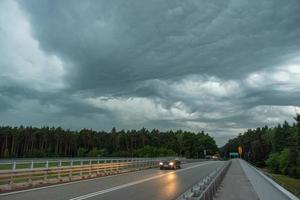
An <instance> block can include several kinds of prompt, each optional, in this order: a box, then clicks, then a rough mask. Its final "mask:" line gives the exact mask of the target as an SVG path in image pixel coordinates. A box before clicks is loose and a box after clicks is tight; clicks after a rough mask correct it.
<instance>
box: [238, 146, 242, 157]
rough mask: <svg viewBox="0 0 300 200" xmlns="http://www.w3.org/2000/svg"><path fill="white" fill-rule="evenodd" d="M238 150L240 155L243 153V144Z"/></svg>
mask: <svg viewBox="0 0 300 200" xmlns="http://www.w3.org/2000/svg"><path fill="white" fill-rule="evenodd" d="M238 152H239V154H240V155H242V153H243V148H242V146H239V147H238Z"/></svg>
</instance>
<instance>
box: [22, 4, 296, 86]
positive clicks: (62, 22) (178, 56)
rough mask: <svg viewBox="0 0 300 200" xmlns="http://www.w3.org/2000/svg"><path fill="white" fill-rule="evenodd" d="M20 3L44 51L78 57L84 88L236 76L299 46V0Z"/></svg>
mask: <svg viewBox="0 0 300 200" xmlns="http://www.w3.org/2000/svg"><path fill="white" fill-rule="evenodd" d="M20 3H21V5H22V7H23V8H24V9H25V10H26V11H27V13H28V15H29V18H30V20H31V23H32V27H33V34H34V36H35V37H37V39H38V40H39V42H40V43H41V46H42V48H43V49H44V50H45V51H49V52H52V53H57V54H59V55H61V56H62V57H63V58H64V59H69V60H71V62H73V64H74V65H75V66H74V69H73V70H72V72H71V74H69V75H70V76H71V77H70V78H71V79H70V81H72V85H73V86H76V87H78V88H95V87H96V88H97V87H99V88H106V89H107V88H108V87H110V88H114V87H117V88H123V87H124V86H125V85H127V84H130V83H131V82H136V81H140V80H145V79H149V78H173V77H174V76H175V77H176V76H178V75H180V76H181V75H187V74H191V73H201V74H208V75H216V76H219V77H221V78H222V77H225V78H228V77H230V78H236V77H240V76H242V75H244V74H246V73H248V72H252V71H255V70H256V69H260V68H262V67H264V66H270V65H273V64H276V63H278V62H280V61H281V56H282V55H287V54H289V53H294V51H295V50H298V48H299V44H300V38H299V34H300V14H299V12H298V11H299V9H300V6H299V2H298V1H288V2H283V1H279V0H277V1H251V2H247V1H222V2H214V1H199V2H197V1H184V2H182V1H173V0H172V1H84V2H76V3H70V2H62V1H20Z"/></svg>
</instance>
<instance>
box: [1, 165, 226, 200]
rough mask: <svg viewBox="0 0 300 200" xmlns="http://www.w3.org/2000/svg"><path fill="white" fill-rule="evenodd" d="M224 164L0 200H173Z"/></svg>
mask: <svg viewBox="0 0 300 200" xmlns="http://www.w3.org/2000/svg"><path fill="white" fill-rule="evenodd" d="M223 164H224V162H221V161H209V162H197V163H190V164H185V165H182V169H179V170H176V171H172V170H159V169H149V170H143V171H138V172H132V173H126V174H121V175H115V176H108V177H101V178H96V179H90V180H84V181H79V182H73V183H67V184H61V185H55V186H50V187H44V188H35V189H32V190H27V191H21V192H17V193H10V194H0V200H3V199H5V200H83V199H89V200H96V199H97V200H98V199H99V200H112V199H130V200H141V199H143V200H172V199H176V198H177V197H178V196H179V195H180V194H182V193H183V192H184V191H186V190H187V189H188V188H190V187H191V186H192V185H194V184H195V183H197V182H198V181H199V180H200V179H201V178H203V177H205V176H206V175H208V174H209V173H210V172H211V171H213V170H214V169H216V168H217V167H218V166H222V165H223Z"/></svg>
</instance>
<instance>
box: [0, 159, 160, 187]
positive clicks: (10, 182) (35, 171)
mask: <svg viewBox="0 0 300 200" xmlns="http://www.w3.org/2000/svg"><path fill="white" fill-rule="evenodd" d="M159 160H160V159H149V160H141V159H138V160H132V159H130V160H125V159H118V160H105V161H102V160H97V162H96V163H93V162H92V160H90V161H89V164H83V161H82V162H81V164H80V165H74V166H73V165H72V164H71V165H70V166H62V165H60V166H57V167H47V164H46V166H45V167H41V168H33V164H31V168H27V169H15V168H14V169H12V170H0V191H5V190H12V189H16V188H17V189H19V188H24V187H29V186H35V185H42V184H51V183H58V182H67V181H73V180H78V179H83V178H93V177H98V176H107V175H113V174H118V173H124V172H130V171H137V170H142V169H147V168H152V167H157V166H158V161H159ZM73 162H74V161H73ZM47 163H48V162H47ZM48 164H49V163H48Z"/></svg>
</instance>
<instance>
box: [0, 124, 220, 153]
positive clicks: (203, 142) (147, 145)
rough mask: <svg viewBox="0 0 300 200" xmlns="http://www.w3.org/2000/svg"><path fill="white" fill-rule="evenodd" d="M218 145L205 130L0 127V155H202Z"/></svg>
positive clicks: (213, 149)
mask: <svg viewBox="0 0 300 200" xmlns="http://www.w3.org/2000/svg"><path fill="white" fill-rule="evenodd" d="M204 150H206V152H207V154H214V153H216V152H217V150H218V148H217V145H216V143H215V140H214V139H213V138H212V137H210V136H209V135H208V134H207V133H204V132H200V133H193V132H188V131H182V130H178V131H175V132H173V131H166V132H161V131H159V130H157V129H153V130H152V131H149V130H147V129H145V128H142V129H140V130H127V131H125V130H120V131H117V130H116V129H115V128H113V129H112V130H111V131H110V132H105V131H98V132H97V131H94V130H90V129H82V130H80V131H71V130H64V129H62V128H60V127H57V128H55V127H52V128H50V127H42V128H36V127H23V126H20V127H10V126H2V127H0V156H1V158H12V157H18V158H21V157H71V156H72V157H76V156H80V157H85V156H88V157H95V156H98V157H157V156H184V157H188V158H201V157H204V155H203V152H204Z"/></svg>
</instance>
